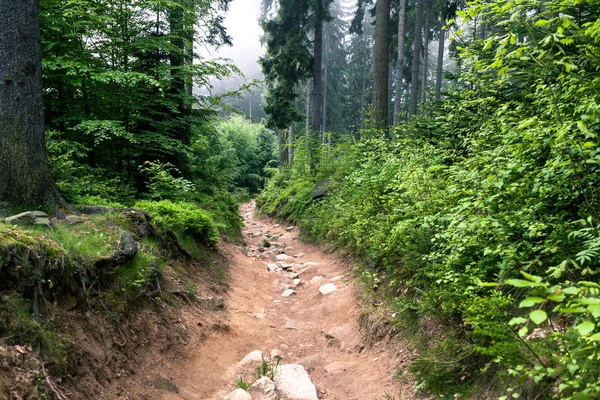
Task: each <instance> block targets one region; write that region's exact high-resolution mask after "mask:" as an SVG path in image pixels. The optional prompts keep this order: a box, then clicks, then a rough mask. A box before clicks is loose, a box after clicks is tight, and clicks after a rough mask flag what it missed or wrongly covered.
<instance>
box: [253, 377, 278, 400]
mask: <svg viewBox="0 0 600 400" xmlns="http://www.w3.org/2000/svg"><path fill="white" fill-rule="evenodd" d="M250 393H251V394H252V398H253V399H254V400H278V399H279V396H278V395H277V387H276V386H275V382H273V381H272V380H270V379H269V378H268V377H266V376H263V377H262V378H260V379H259V380H257V381H256V382H254V384H252V387H251V388H250Z"/></svg>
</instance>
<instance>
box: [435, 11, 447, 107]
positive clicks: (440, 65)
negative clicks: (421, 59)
mask: <svg viewBox="0 0 600 400" xmlns="http://www.w3.org/2000/svg"><path fill="white" fill-rule="evenodd" d="M444 25H445V21H444V23H442V27H441V28H440V42H439V44H438V58H437V70H436V72H435V99H436V100H439V99H440V97H441V92H442V73H443V72H444V47H445V41H446V30H445V29H443V26H444Z"/></svg>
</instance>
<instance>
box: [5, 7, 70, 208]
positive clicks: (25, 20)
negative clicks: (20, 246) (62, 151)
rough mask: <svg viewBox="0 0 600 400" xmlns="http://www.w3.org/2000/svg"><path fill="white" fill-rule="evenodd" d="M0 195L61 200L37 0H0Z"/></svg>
mask: <svg viewBox="0 0 600 400" xmlns="http://www.w3.org/2000/svg"><path fill="white" fill-rule="evenodd" d="M0 60H1V61H0V201H2V202H6V203H8V205H10V206H35V207H40V206H42V207H48V208H53V207H55V206H57V205H64V201H63V200H62V199H61V197H60V195H59V194H58V191H57V190H56V187H55V185H54V182H53V180H52V175H51V173H50V168H49V166H48V157H47V154H46V141H45V137H44V108H43V105H42V92H43V86H42V50H41V44H40V20H39V0H0Z"/></svg>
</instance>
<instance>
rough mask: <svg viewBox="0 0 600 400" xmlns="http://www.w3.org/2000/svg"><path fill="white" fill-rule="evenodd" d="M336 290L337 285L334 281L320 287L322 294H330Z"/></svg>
mask: <svg viewBox="0 0 600 400" xmlns="http://www.w3.org/2000/svg"><path fill="white" fill-rule="evenodd" d="M336 290H337V287H335V285H334V284H333V283H328V284H326V285H323V286H321V287H320V288H319V292H321V294H322V295H328V294H330V293H333V292H335V291H336Z"/></svg>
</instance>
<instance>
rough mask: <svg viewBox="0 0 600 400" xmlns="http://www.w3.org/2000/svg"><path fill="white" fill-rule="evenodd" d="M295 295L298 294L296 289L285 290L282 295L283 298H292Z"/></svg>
mask: <svg viewBox="0 0 600 400" xmlns="http://www.w3.org/2000/svg"><path fill="white" fill-rule="evenodd" d="M295 294H296V291H295V290H294V289H286V290H284V292H283V293H281V297H290V296H292V295H295Z"/></svg>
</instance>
